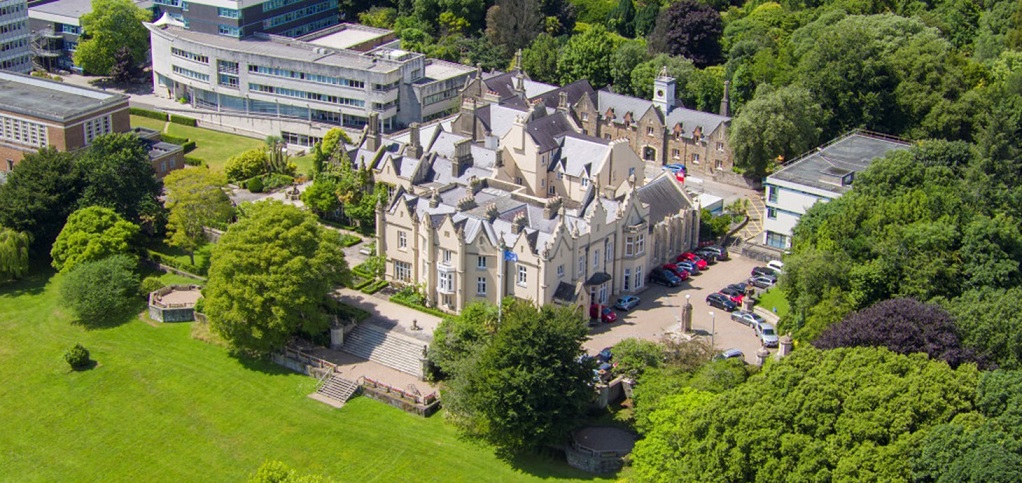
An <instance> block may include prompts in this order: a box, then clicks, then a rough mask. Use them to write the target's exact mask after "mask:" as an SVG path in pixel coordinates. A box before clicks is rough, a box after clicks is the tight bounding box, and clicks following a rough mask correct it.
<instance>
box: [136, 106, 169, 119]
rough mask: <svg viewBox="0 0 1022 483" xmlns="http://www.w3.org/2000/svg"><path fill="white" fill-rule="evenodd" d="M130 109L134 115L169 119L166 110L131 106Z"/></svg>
mask: <svg viewBox="0 0 1022 483" xmlns="http://www.w3.org/2000/svg"><path fill="white" fill-rule="evenodd" d="M128 111H129V112H131V114H132V115H134V116H142V117H148V118H150V119H159V120H160V121H166V120H167V114H166V113H164V112H158V111H150V110H148V109H139V108H137V107H132V108H129V109H128Z"/></svg>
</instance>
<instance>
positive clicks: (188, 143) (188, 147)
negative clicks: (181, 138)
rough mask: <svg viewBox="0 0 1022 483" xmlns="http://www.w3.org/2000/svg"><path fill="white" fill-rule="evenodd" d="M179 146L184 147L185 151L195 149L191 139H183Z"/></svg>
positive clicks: (188, 151)
mask: <svg viewBox="0 0 1022 483" xmlns="http://www.w3.org/2000/svg"><path fill="white" fill-rule="evenodd" d="M181 147H182V148H184V150H185V152H186V153H190V152H192V151H195V141H192V140H188V141H185V142H184V143H183V144H181Z"/></svg>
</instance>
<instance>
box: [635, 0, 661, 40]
mask: <svg viewBox="0 0 1022 483" xmlns="http://www.w3.org/2000/svg"><path fill="white" fill-rule="evenodd" d="M658 15H660V2H659V1H657V0H647V1H646V4H645V5H643V6H641V7H639V8H638V10H636V12H635V36H636V37H643V38H644V37H646V36H647V35H649V33H650V32H651V31H652V30H653V27H654V26H655V25H656V19H657V16H658Z"/></svg>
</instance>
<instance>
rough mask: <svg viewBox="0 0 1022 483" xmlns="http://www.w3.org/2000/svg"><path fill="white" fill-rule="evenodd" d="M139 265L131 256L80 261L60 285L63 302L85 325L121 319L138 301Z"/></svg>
mask: <svg viewBox="0 0 1022 483" xmlns="http://www.w3.org/2000/svg"><path fill="white" fill-rule="evenodd" d="M137 264H138V263H137V262H136V261H135V259H134V258H132V257H130V256H128V255H114V256H110V257H106V258H104V259H102V260H99V261H94V262H85V263H82V264H79V265H78V266H77V267H75V268H74V269H73V270H71V271H70V272H68V274H67V276H66V277H64V282H63V284H62V285H61V287H60V295H61V298H62V299H63V302H64V305H65V306H67V307H68V308H70V309H71V311H72V312H74V313H75V315H77V316H78V319H79V320H80V321H81V322H82V323H84V324H86V325H101V324H103V323H106V322H118V321H119V320H117V319H118V318H119V317H122V316H126V315H128V313H129V312H130V311H131V309H132V307H133V306H135V304H136V303H137V301H138V291H139V281H138V275H136V274H135V272H134V270H135V267H136V265H137Z"/></svg>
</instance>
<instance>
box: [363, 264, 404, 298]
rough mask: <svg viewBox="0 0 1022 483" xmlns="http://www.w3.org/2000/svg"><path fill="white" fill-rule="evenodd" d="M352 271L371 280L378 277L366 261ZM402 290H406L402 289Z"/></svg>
mask: <svg viewBox="0 0 1022 483" xmlns="http://www.w3.org/2000/svg"><path fill="white" fill-rule="evenodd" d="M351 273H353V274H355V275H358V276H359V277H362V278H367V279H369V280H372V279H374V278H376V274H375V273H373V272H372V270H371V269H370V268H369V267H368V266H366V264H365V263H364V262H363V263H360V264H358V265H355V267H354V268H352V269H351ZM402 292H404V291H403V290H402Z"/></svg>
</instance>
